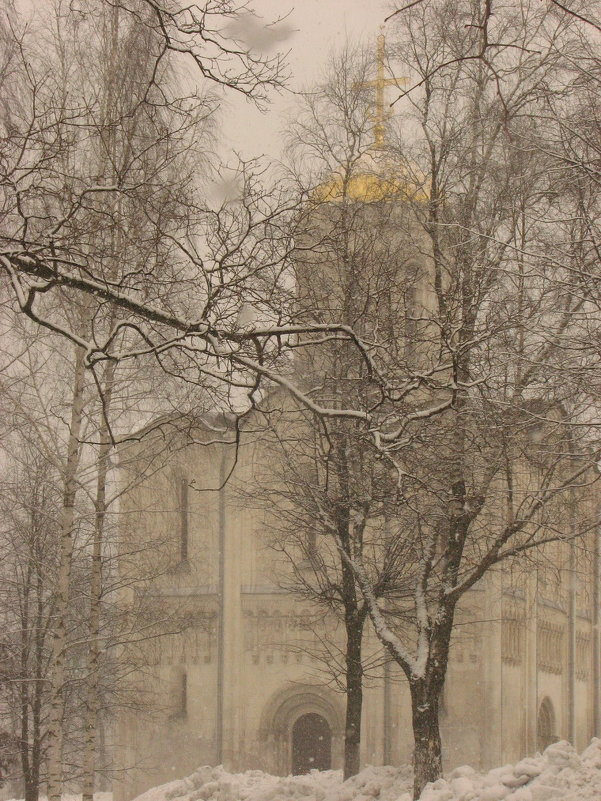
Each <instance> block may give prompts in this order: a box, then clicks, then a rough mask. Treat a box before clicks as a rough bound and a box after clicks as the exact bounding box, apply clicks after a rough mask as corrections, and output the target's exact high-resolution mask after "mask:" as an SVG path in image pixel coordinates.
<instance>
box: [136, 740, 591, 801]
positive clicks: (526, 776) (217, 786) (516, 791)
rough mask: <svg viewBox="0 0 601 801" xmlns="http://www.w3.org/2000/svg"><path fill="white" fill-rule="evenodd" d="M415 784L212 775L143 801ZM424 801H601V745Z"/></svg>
mask: <svg viewBox="0 0 601 801" xmlns="http://www.w3.org/2000/svg"><path fill="white" fill-rule="evenodd" d="M411 783H412V778H411V770H410V769H409V768H407V767H403V768H400V769H399V768H391V767H385V768H372V767H368V768H365V770H362V771H361V773H359V775H358V776H354V777H353V778H352V779H349V780H348V781H346V782H342V777H341V774H340V771H333V770H330V771H324V772H322V773H319V772H317V771H313V772H312V773H310V774H309V775H307V776H288V777H287V778H282V777H280V776H271V775H269V774H268V773H262V772H261V771H259V770H249V771H246V773H228V772H227V771H226V770H224V769H223V768H222V767H218V768H211V767H204V768H199V769H198V770H197V771H196V772H195V773H193V774H192V775H191V776H188V777H187V778H186V779H181V780H178V781H174V782H169V784H164V785H162V786H161V787H154V788H153V789H152V790H148V792H146V793H144V794H143V795H140V796H138V798H137V799H136V801H374V799H379V800H380V801H410V800H411ZM421 801H601V740H598V739H594V740H593V741H592V742H591V744H590V746H589V747H588V748H587V749H586V750H585V751H583V752H582V754H580V755H578V754H577V753H576V751H575V750H574V749H573V748H572V746H571V745H569V743H567V742H565V741H562V742H559V743H555V744H554V745H551V746H549V748H547V750H546V751H545V752H544V754H542V756H541V755H537V756H536V757H531V758H528V759H522V760H521V761H520V762H517V763H516V764H515V765H505V766H504V767H502V768H495V769H494V770H491V771H490V772H489V773H478V772H477V771H475V770H473V769H472V768H469V767H466V766H464V767H461V768H456V769H455V770H453V771H452V772H451V773H450V774H449V775H448V776H447V778H446V779H440V780H439V781H437V782H435V783H434V784H430V785H428V786H427V787H426V789H425V790H424V792H423V793H422V796H421Z"/></svg>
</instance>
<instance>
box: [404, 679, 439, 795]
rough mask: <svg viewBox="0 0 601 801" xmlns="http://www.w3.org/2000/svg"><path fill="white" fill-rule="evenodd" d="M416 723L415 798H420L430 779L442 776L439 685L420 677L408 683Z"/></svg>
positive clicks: (414, 724)
mask: <svg viewBox="0 0 601 801" xmlns="http://www.w3.org/2000/svg"><path fill="white" fill-rule="evenodd" d="M409 686H410V690H411V707H412V722H413V737H414V740H415V746H414V751H413V770H414V777H413V797H414V799H418V798H419V797H420V795H421V794H422V791H423V789H424V787H425V786H426V784H428V782H435V781H436V780H437V779H439V778H440V777H441V776H442V744H441V741H440V727H439V722H438V706H439V699H440V692H441V690H442V684H440V686H439V687H436V686H433V683H432V682H431V681H430V682H427V681H426V680H424V679H420V680H418V681H415V682H411V681H410V682H409Z"/></svg>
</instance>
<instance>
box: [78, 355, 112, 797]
mask: <svg viewBox="0 0 601 801" xmlns="http://www.w3.org/2000/svg"><path fill="white" fill-rule="evenodd" d="M114 378H115V364H114V362H109V363H108V364H107V366H106V370H105V373H104V382H103V383H104V403H103V412H102V418H101V423H100V449H99V452H98V463H97V470H98V472H97V479H96V500H95V517H94V546H93V551H92V574H91V579H90V613H89V619H88V638H89V646H88V670H87V697H86V704H85V725H84V736H85V743H84V748H85V750H84V762H83V790H82V793H83V795H82V801H93V799H94V784H95V777H96V743H97V737H96V730H97V727H98V709H99V702H100V693H99V688H100V673H99V656H100V614H101V607H102V589H103V581H102V549H103V542H104V524H105V520H106V508H107V505H106V482H107V475H108V468H109V454H110V451H111V440H110V434H109V430H108V422H107V417H108V414H109V412H110V407H111V401H112V395H113V386H114Z"/></svg>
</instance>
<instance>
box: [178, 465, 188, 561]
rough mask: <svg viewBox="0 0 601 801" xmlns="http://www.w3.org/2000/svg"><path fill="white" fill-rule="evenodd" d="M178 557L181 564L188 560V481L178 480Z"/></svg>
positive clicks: (184, 479)
mask: <svg viewBox="0 0 601 801" xmlns="http://www.w3.org/2000/svg"><path fill="white" fill-rule="evenodd" d="M179 555H180V559H181V561H182V562H186V561H187V559H188V480H187V479H186V478H180V480H179Z"/></svg>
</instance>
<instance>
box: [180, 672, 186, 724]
mask: <svg viewBox="0 0 601 801" xmlns="http://www.w3.org/2000/svg"><path fill="white" fill-rule="evenodd" d="M179 715H180V717H182V718H185V717H187V716H188V674H187V673H186V671H185V670H184V671H182V674H181V676H180V686H179Z"/></svg>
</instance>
